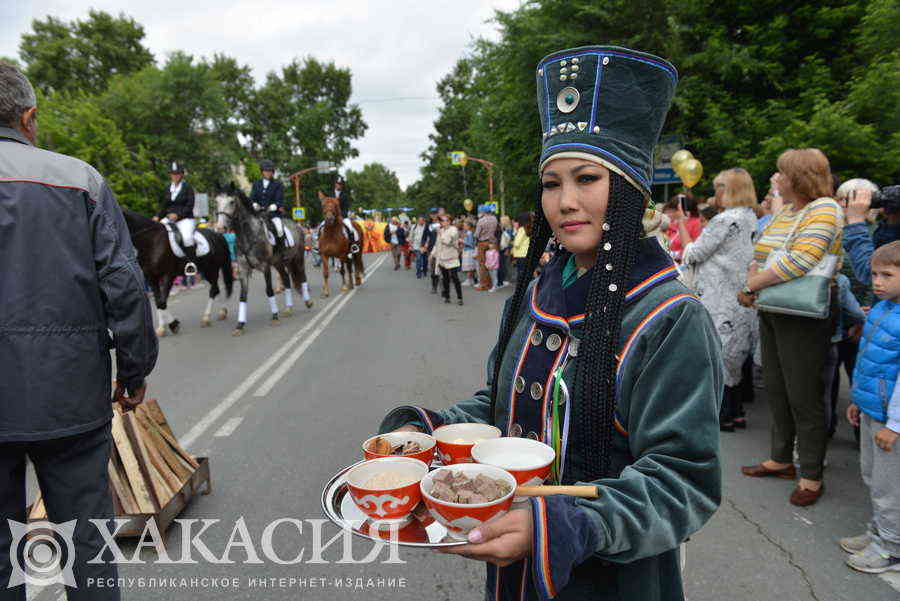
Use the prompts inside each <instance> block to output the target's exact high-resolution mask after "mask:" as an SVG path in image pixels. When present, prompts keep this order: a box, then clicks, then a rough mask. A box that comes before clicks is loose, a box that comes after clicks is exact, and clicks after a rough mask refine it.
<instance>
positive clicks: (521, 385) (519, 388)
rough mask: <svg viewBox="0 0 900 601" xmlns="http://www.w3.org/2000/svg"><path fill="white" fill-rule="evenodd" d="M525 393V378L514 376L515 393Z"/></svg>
mask: <svg viewBox="0 0 900 601" xmlns="http://www.w3.org/2000/svg"><path fill="white" fill-rule="evenodd" d="M524 391H525V378H523V377H522V376H516V392H518V393H520V394H521V393H522V392H524Z"/></svg>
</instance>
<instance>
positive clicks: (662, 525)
mask: <svg viewBox="0 0 900 601" xmlns="http://www.w3.org/2000/svg"><path fill="white" fill-rule="evenodd" d="M566 257H567V255H564V254H563V255H561V256H559V257H558V258H557V259H555V260H554V261H553V262H551V263H550V264H549V265H548V266H547V267H546V268H545V269H544V271H543V273H542V275H541V277H540V279H538V280H536V281H534V282H532V283H531V285H530V287H529V290H528V294H527V296H526V299H527V302H526V303H524V304H525V307H523V310H522V313H521V315H520V317H519V321H518V325H517V327H516V329H515V332H514V334H513V336H512V339H511V341H510V343H509V345H508V346H507V349H506V352H505V354H504V356H503V357H502V363H501V370H500V381H499V388H498V390H499V398H498V406H497V413H496V415H495V416H490V415H489V412H490V389H491V382H490V379H491V374H492V373H493V370H492V369H490V368H491V366H492V365H493V361H494V354H495V351H496V349H495V351H494V352H492V353H491V356H490V358H489V359H488V369H487V373H488V381H487V385H486V386H485V388H484V389H483V390H480V391H478V392H476V393H475V395H473V397H472V398H470V399H467V400H465V401H461V402H459V403H456V404H455V405H453V406H452V407H450V408H448V409H445V410H442V411H432V410H428V409H424V408H420V407H416V406H413V405H407V406H403V407H399V408H397V409H395V410H394V411H392V412H391V413H390V414H388V416H387V417H386V418H385V420H384V422H383V423H382V425H381V431H382V432H385V431H390V430H393V429H395V428H397V427H399V426H401V425H403V424H406V423H410V422H415V423H418V424H420V425H422V426H424V428H425V429H426V430H429V431H430V430H431V429H433V428H436V427H438V426H440V425H442V424H446V423H456V422H482V423H493V424H494V425H496V426H498V427H499V428H500V429H501V430H502V431H503V434H504V435H507V436H508V435H527V436H529V437H531V438H535V439H538V440H542V441H544V442H549V440H550V432H549V414H550V412H551V411H552V395H551V389H552V387H553V376H552V374H553V373H554V372H556V371H557V368H560V367H561V368H562V378H563V380H564V382H565V384H566V386H565V388H566V389H568V390H569V391H575V390H577V388H576V387H575V385H574V383H573V380H574V378H575V372H576V366H575V363H576V362H577V361H578V357H577V344H578V343H577V342H576V341H577V340H578V339H579V337H580V335H581V328H582V325H581V324H582V321H583V313H584V301H585V296H586V294H587V286H588V283H589V280H590V278H589V277H581V278H579V279H578V280H577V281H576V282H575V283H574V284H572V285H571V286H569V287H567V288H565V289H563V288H562V284H561V281H562V270H563V264H564V260H565V258H566ZM676 276H677V271H676V269H675V266H674V265H673V264H672V261H671V259H670V257H669V256H668V254H667V253H666V252H665V251H664V250H663V249H662V248H661V247H660V246H659V243H658V242H657V241H656V239H655V238H648V239H644V240H642V242H641V249H640V254H639V256H638V259H637V261H636V265H635V267H634V269H633V272H632V277H631V282H630V285H629V292H628V294H627V295H626V306H625V309H624V313H623V325H622V329H621V345H620V352H619V354H618V356H619V357H620V362H619V368H618V372H617V377H616V382H617V394H618V399H617V412H616V418H617V420H616V421H617V423H616V429H617V434H616V436H615V440H614V457H613V464H614V468H613V469H614V472H615V473H617V474H618V476H617V477H615V478H606V479H602V480H595V481H592V482H584V480H585V474H586V469H585V464H584V456H583V454H582V453H581V450H580V449H578V448H577V444H576V443H575V441H574V436H573V437H571V438H572V439H571V440H570V437H569V432H568V428H567V424H574V423H577V422H578V421H579V420H580V419H581V416H580V411H581V410H583V407H584V403H581V402H580V400H579V399H578V398H574V399H566V402H565V403H564V404H563V405H562V406H560V408H559V412H560V413H559V414H560V416H561V417H560V419H561V420H563V425H562V449H563V450H562V454H561V455H562V456H563V457H564V462H563V465H562V477H561V482H562V483H563V484H576V483H578V484H594V485H596V486H598V487H599V493H600V494H599V498H597V499H575V498H573V497H565V496H551V497H546V498H533V499H531V500H530V507H531V511H532V516H533V522H534V536H533V548H532V554H531V557H529V558H527V559H525V560H523V561H520V562H518V563H516V564H513V565H512V566H509V567H507V568H501V569H497V568H495V567H494V566H492V565H489V566H488V576H487V589H486V598H488V599H503V600H513V599H516V600H518V599H550V598H558V599H604V600H605V599H609V600H612V599H640V600H641V601H657V600H658V601H681V600H682V599H684V594H683V591H682V582H681V572H680V569H679V557H678V552H679V551H678V549H679V545H680V543H682V542H684V541H685V540H686V539H687V538H688V537H689V536H690V535H691V534H692V533H694V532H696V531H697V530H698V529H699V528H700V527H701V526H703V524H704V523H706V521H707V520H708V519H709V518H710V517H711V516H712V514H713V513H714V512H715V510H716V508H717V507H718V505H719V502H720V498H721V474H720V466H719V457H718V453H719V446H718V442H719V429H718V425H719V422H718V414H719V405H720V404H721V398H722V390H723V386H724V383H723V371H722V369H723V368H722V359H721V348H720V343H719V339H718V336H717V335H716V331H715V328H714V327H713V324H712V321H711V320H710V318H709V315H708V314H707V312H706V310H705V309H704V308H703V306H702V305H701V304H700V303H699V301H698V300H697V298H696V297H694V296H693V295H691V294H690V293H689V291H688V290H687V289H686V288H685V287H684V286H683V285H681V284H680V283H679V282H678V281H677V280H676V279H675V277H676ZM507 310H508V307H507ZM505 313H506V310H505V311H504V316H505ZM563 398H564V399H565V397H563ZM570 443H571V444H570Z"/></svg>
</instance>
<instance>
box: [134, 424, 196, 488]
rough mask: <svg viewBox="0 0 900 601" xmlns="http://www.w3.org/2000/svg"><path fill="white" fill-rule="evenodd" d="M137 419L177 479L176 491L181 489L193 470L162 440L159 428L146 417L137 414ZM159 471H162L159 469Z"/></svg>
mask: <svg viewBox="0 0 900 601" xmlns="http://www.w3.org/2000/svg"><path fill="white" fill-rule="evenodd" d="M138 418H139V420H138V421H139V423H140V424H141V426H142V427H143V428H144V429H145V432H146V433H147V436H148V437H149V443H150V444H151V445H153V446H154V447H155V448H156V451H157V452H158V453H159V454H160V456H161V457H162V458H163V460H164V461H165V463H166V465H167V466H168V467H169V470H171V471H172V472H173V473H174V474H175V477H176V478H177V479H178V482H179V484H178V486H177V487H176V490H177V489H178V488H181V485H182V484H184V483H185V481H187V479H188V478H190V477H191V472H193V471H194V470H193V469H192V468H191V467H190V466H189V465H188V464H187V462H186V461H184V460H183V459H182V458H181V456H180V455H178V453H176V452H175V451H174V450H173V449H172V447H171V446H170V445H169V443H168V442H167V441H166V439H165V438H163V436H162V434H161V433H160V430H159V426H158V425H157V424H156V423H154V422H153V421H152V420H150V418H149V417H147V416H146V415H140V414H138ZM160 471H163V470H162V469H160Z"/></svg>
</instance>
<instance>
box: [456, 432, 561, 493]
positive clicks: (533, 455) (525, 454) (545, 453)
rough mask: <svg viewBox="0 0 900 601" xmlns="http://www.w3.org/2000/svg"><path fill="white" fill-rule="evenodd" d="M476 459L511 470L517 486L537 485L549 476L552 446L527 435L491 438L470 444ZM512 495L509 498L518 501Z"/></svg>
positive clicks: (554, 456) (479, 461)
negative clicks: (522, 436) (473, 444)
mask: <svg viewBox="0 0 900 601" xmlns="http://www.w3.org/2000/svg"><path fill="white" fill-rule="evenodd" d="M472 458H473V459H475V461H476V462H477V463H483V464H485V465H494V466H497V467H499V468H503V469H505V470H506V471H508V472H509V473H510V474H512V475H513V476H514V477H515V479H516V482H517V483H518V484H519V486H540V485H541V484H543V483H544V482H545V481H546V480H547V478H548V477H550V467H551V465H552V464H553V460H554V459H555V458H556V451H554V450H553V447H551V446H549V445H546V444H544V443H542V442H540V441H537V440H531V439H530V438H513V437H504V438H492V439H490V440H484V441H482V442H479V443H478V444H476V445H475V446H474V447H472ZM521 500H522V497H516V498H515V499H514V500H513V502H518V501H521Z"/></svg>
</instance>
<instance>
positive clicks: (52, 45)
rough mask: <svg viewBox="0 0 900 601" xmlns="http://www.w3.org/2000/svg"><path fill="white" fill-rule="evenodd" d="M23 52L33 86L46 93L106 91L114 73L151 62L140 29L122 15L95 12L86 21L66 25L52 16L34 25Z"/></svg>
mask: <svg viewBox="0 0 900 601" xmlns="http://www.w3.org/2000/svg"><path fill="white" fill-rule="evenodd" d="M31 28H32V32H31V33H26V34H24V35H23V36H22V40H21V43H20V44H19V54H20V56H21V58H22V60H23V61H24V62H25V65H26V69H27V74H28V77H29V79H31V82H32V85H34V86H35V87H36V88H40V89H41V90H44V91H50V90H57V91H63V90H65V91H75V90H81V91H85V92H89V93H96V92H100V91H102V90H103V89H104V88H105V87H106V84H107V81H108V80H109V78H110V77H111V76H113V75H116V74H127V73H133V72H135V71H139V70H141V69H143V68H144V67H146V66H148V65H151V64H153V55H152V54H150V51H149V50H147V48H146V47H144V45H143V39H144V28H143V26H142V25H140V24H139V23H137V22H136V21H134V20H133V19H131V18H130V17H126V16H125V15H119V16H118V17H113V16H112V15H110V14H109V13H105V12H103V11H96V10H91V11H90V12H89V13H88V18H87V19H85V20H83V21H80V20H78V21H73V22H71V23H67V22H65V21H62V20H60V19H57V18H55V17H52V16H49V17H47V18H46V20H43V21H41V20H38V19H35V20H34V21H32V22H31Z"/></svg>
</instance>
